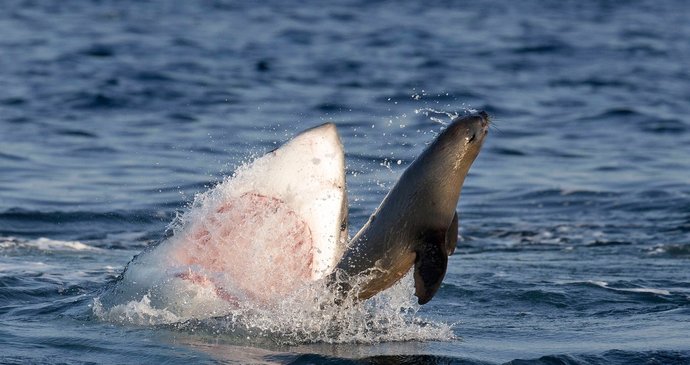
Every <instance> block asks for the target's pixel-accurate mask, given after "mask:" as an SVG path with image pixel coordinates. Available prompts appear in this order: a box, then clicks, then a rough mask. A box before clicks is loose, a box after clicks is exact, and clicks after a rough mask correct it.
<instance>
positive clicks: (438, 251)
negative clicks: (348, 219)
mask: <svg viewBox="0 0 690 365" xmlns="http://www.w3.org/2000/svg"><path fill="white" fill-rule="evenodd" d="M488 127H489V116H488V114H487V113H485V112H478V113H475V114H471V115H467V116H462V117H457V118H455V119H454V120H453V121H452V122H451V123H450V124H449V125H448V126H447V127H446V129H445V130H444V131H442V132H441V133H440V134H439V135H438V136H437V137H436V139H435V140H434V141H433V142H432V143H431V144H430V145H429V146H428V147H427V148H426V149H425V150H424V152H423V153H422V154H421V155H420V156H419V157H418V158H417V159H415V160H414V161H413V162H412V164H411V165H410V166H409V167H408V168H407V169H406V170H405V172H403V174H402V176H401V177H400V179H399V180H398V182H397V183H396V185H395V186H394V187H393V188H392V189H391V190H390V192H389V193H388V194H387V195H386V197H385V198H384V199H383V201H382V202H381V205H379V207H378V208H377V209H376V211H375V212H374V213H373V214H372V215H371V217H370V218H369V220H368V221H367V223H366V224H365V225H364V226H363V227H362V229H360V230H359V232H358V233H357V234H356V235H355V236H354V237H353V238H352V239H351V240H350V242H349V243H348V247H347V250H346V251H345V254H344V255H343V258H342V259H341V260H340V262H339V263H338V265H337V267H336V270H335V271H334V272H333V273H331V274H330V275H329V276H328V278H327V280H329V283H330V284H331V286H333V287H335V288H337V290H338V291H340V294H341V295H356V297H357V299H360V300H365V299H368V298H370V297H372V296H374V295H375V294H376V293H378V292H380V291H382V290H385V289H387V288H389V287H391V286H392V285H393V284H395V283H396V282H397V281H398V280H400V279H401V278H402V277H403V276H404V275H405V274H406V273H407V272H408V271H409V270H410V268H411V267H412V266H414V282H415V295H416V296H417V298H418V302H419V304H425V303H427V302H428V301H429V300H431V298H432V297H433V296H434V294H436V291H437V290H438V288H439V287H440V285H441V281H442V280H443V277H444V276H445V274H446V268H447V265H448V256H450V255H451V254H452V253H453V252H454V251H455V245H456V243H457V238H458V214H457V212H456V207H457V204H458V200H459V199H460V191H461V189H462V185H463V183H464V181H465V177H466V176H467V173H468V171H469V169H470V166H471V165H472V163H473V162H474V160H475V158H476V157H477V155H478V154H479V150H480V149H481V146H482V143H483V142H484V137H485V136H486V134H487V132H488ZM353 284H354V285H353Z"/></svg>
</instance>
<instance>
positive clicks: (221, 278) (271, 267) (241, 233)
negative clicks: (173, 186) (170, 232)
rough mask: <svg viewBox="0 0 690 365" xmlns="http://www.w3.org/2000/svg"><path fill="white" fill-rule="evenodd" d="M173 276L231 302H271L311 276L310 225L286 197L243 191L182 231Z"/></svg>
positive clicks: (311, 247)
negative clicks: (183, 268)
mask: <svg viewBox="0 0 690 365" xmlns="http://www.w3.org/2000/svg"><path fill="white" fill-rule="evenodd" d="M182 234H184V235H185V238H186V239H185V241H186V242H184V243H183V244H182V245H180V246H179V248H178V249H177V250H176V252H175V253H174V259H175V261H177V262H178V263H179V264H180V265H184V266H186V271H184V272H182V273H179V274H177V275H176V276H177V277H179V278H181V279H184V280H188V281H191V282H193V283H194V284H197V285H200V286H203V287H211V288H213V290H214V291H215V293H216V294H217V295H218V296H219V297H220V298H223V299H225V300H227V301H229V302H237V301H238V300H239V298H244V299H250V300H258V301H260V302H271V301H274V300H275V299H277V298H280V297H282V296H284V295H285V294H287V293H289V292H291V291H292V290H294V289H295V288H296V287H298V286H300V285H303V284H304V283H305V282H306V281H307V280H309V278H310V276H311V272H312V261H313V250H314V248H313V240H312V235H311V231H310V229H309V226H308V225H307V224H306V222H304V220H303V219H302V218H301V217H300V216H299V215H298V214H297V213H296V212H295V211H294V210H292V209H291V208H290V207H289V206H288V205H287V204H286V203H285V202H284V201H282V200H280V199H276V198H273V197H267V196H264V195H260V194H256V193H246V194H244V195H241V196H239V197H235V198H232V199H230V200H228V201H226V202H224V203H223V204H222V205H221V206H220V207H219V208H217V209H216V210H215V211H214V212H212V213H209V214H208V215H207V216H206V217H203V218H202V219H197V220H196V221H194V222H193V223H192V224H191V225H190V226H188V227H187V228H186V229H185V231H184V232H183V233H182Z"/></svg>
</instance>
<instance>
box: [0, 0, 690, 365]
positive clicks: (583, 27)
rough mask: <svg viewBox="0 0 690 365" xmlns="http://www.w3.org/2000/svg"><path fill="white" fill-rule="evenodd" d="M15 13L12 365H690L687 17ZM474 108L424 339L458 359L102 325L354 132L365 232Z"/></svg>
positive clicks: (342, 8)
mask: <svg viewBox="0 0 690 365" xmlns="http://www.w3.org/2000/svg"><path fill="white" fill-rule="evenodd" d="M0 7H1V11H0V34H2V36H1V37H0V362H2V363H62V362H64V363H190V362H194V363H215V362H220V363H251V362H254V363H257V362H263V363H294V364H311V363H315V364H320V363H333V364H337V363H342V364H350V363H352V364H397V363H409V364H413V363H432V364H495V363H512V364H633V363H639V364H688V363H690V340H689V339H688V333H690V148H688V146H690V118H689V117H688V115H690V68H688V65H690V42H688V39H690V19H689V18H688V14H690V5H688V3H687V2H684V1H666V2H656V1H629V2H624V3H618V2H611V1H592V2H560V1H527V2H512V1H506V0H495V1H487V2H463V1H440V2H434V3H433V4H427V3H426V2H421V1H420V2H413V1H397V2H386V1H343V2H339V4H331V5H324V4H322V3H321V2H305V1H302V2H283V1H265V2H261V4H259V3H253V2H252V3H250V2H230V1H210V0H209V1H197V2H164V1H117V2H114V1H72V0H67V1H59V2H41V1H21V0H9V1H4V2H3V3H2V5H1V6H0ZM466 108H474V109H483V110H486V111H488V112H489V113H490V114H491V115H492V116H493V118H494V121H495V126H496V127H497V128H494V129H492V130H491V132H490V134H489V136H488V139H487V141H486V143H485V145H484V149H483V151H482V153H481V154H480V156H479V158H478V160H477V161H476V162H475V164H474V166H473V168H472V170H471V172H470V175H469V177H468V178H467V180H466V183H465V188H464V190H463V197H462V199H461V202H460V205H459V210H460V212H461V216H460V221H461V223H460V225H461V240H460V241H459V246H458V249H457V251H456V253H455V254H454V255H453V256H452V257H451V258H450V267H449V272H448V274H447V275H446V279H445V282H444V285H443V286H442V287H441V289H440V291H439V293H438V294H437V295H436V297H435V298H434V300H433V301H431V302H430V303H429V304H428V305H426V306H424V307H422V308H420V309H419V310H418V312H416V314H414V318H415V319H416V321H417V322H418V323H419V324H417V326H420V328H421V327H423V326H424V322H425V321H429V322H433V323H440V324H442V325H443V326H446V327H445V328H449V329H450V330H451V332H452V335H451V336H450V337H448V336H439V338H437V339H434V338H431V339H429V338H424V339H421V338H420V339H416V340H415V339H414V337H413V338H412V340H409V339H407V340H405V339H403V338H400V340H399V341H393V340H386V341H370V342H366V341H365V342H361V341H360V342H359V343H353V342H351V341H336V342H338V343H331V342H333V341H324V340H319V341H309V338H308V336H307V337H306V339H305V340H304V341H303V342H301V343H295V342H294V341H292V342H291V341H281V340H280V334H279V335H278V336H277V337H276V336H273V337H270V338H268V337H267V338H262V337H261V336H255V337H251V338H249V339H244V340H242V338H240V337H239V336H237V334H235V333H233V331H232V330H227V327H223V326H222V322H223V319H222V318H221V319H218V322H219V323H220V324H219V323H216V324H213V325H211V326H209V325H208V324H207V325H202V326H198V327H197V326H191V328H192V330H189V327H185V326H160V325H154V326H145V325H127V324H114V323H110V322H106V321H102V320H100V319H99V318H97V316H95V315H94V313H93V311H92V306H93V303H94V301H93V299H94V296H95V295H96V294H97V293H98V290H100V289H101V288H102V287H103V286H104V285H105V284H106V283H107V282H109V281H111V280H113V278H115V277H116V276H117V275H118V273H119V272H120V271H121V270H122V268H123V267H124V265H125V264H126V263H127V262H128V261H129V260H130V259H131V257H132V256H134V255H135V254H137V253H138V252H139V251H141V250H142V249H143V248H144V247H146V245H148V244H151V243H153V242H155V241H157V240H158V239H160V237H162V235H163V233H164V231H165V227H166V226H167V224H168V223H169V222H170V221H171V220H172V219H173V217H174V216H175V214H176V212H179V211H183V210H184V209H186V206H187V205H188V204H189V203H190V202H191V201H193V198H194V194H196V193H200V192H203V191H205V190H207V189H208V188H210V187H211V186H212V185H213V184H214V183H217V182H218V181H220V180H221V179H222V178H223V176H225V175H227V174H230V173H232V171H233V170H234V169H235V168H236V167H237V166H238V165H240V164H241V163H243V162H245V161H247V160H249V159H251V158H252V156H256V155H257V154H260V153H262V152H264V151H267V150H270V149H272V148H275V146H276V144H278V143H281V142H282V141H284V140H286V139H287V138H289V136H291V135H293V134H294V133H296V132H298V131H300V130H302V129H305V128H308V127H311V126H313V125H316V124H319V123H321V122H323V121H327V120H332V121H335V122H336V123H337V124H338V128H339V131H340V134H341V136H342V139H343V142H344V144H345V149H346V153H347V164H348V191H349V198H350V218H351V226H352V227H351V229H352V230H355V229H357V228H359V226H360V225H361V224H362V223H363V222H364V221H365V220H366V219H367V217H368V215H369V214H370V213H371V212H372V211H373V209H374V208H375V207H376V206H377V205H378V203H379V202H380V200H381V199H382V197H383V196H384V194H385V192H386V191H387V190H388V189H389V188H390V187H391V186H392V185H393V184H394V182H395V181H396V178H397V177H398V176H399V175H400V173H401V172H402V170H403V169H404V168H405V166H406V165H407V164H408V163H409V162H411V161H412V160H413V159H414V157H415V156H416V155H418V154H419V152H420V151H421V150H422V149H423V147H424V144H425V143H426V142H428V141H429V140H430V139H432V138H433V136H434V133H435V132H436V131H438V130H439V128H440V125H439V124H438V123H436V122H434V121H433V120H431V117H438V115H436V114H434V113H430V112H429V109H433V110H437V111H442V112H453V111H463V110H464V109H466ZM410 296H411V294H410ZM417 322H415V323H417ZM223 328H226V329H225V330H224V329H223ZM378 330H379V331H381V329H380V328H379V329H378ZM394 330H395V329H394V328H392V329H391V332H394ZM283 335H289V334H283ZM363 335H364V336H365V338H369V339H371V338H375V336H373V337H371V336H370V337H366V336H367V334H363ZM384 337H385V336H384Z"/></svg>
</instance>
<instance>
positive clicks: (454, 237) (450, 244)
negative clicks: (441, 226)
mask: <svg viewBox="0 0 690 365" xmlns="http://www.w3.org/2000/svg"><path fill="white" fill-rule="evenodd" d="M457 244H458V212H457V211H456V212H455V215H453V220H452V221H451V222H450V226H449V227H448V231H447V232H446V251H448V256H450V255H452V254H453V252H455V247H456V246H457Z"/></svg>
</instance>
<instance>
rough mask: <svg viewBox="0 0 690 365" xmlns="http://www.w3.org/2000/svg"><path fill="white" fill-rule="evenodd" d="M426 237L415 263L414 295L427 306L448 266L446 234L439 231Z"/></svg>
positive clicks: (420, 302) (417, 252)
mask: <svg viewBox="0 0 690 365" xmlns="http://www.w3.org/2000/svg"><path fill="white" fill-rule="evenodd" d="M425 236H426V237H425V240H424V241H423V243H422V244H421V247H420V248H419V249H418V250H417V251H416V254H417V256H416V258H415V262H414V287H415V293H414V295H416V296H417V298H418V300H417V302H418V303H419V304H426V303H427V302H428V301H430V300H431V298H433V297H434V294H436V291H437V290H438V288H439V287H440V286H441V281H443V277H444V276H445V275H446V267H447V266H448V251H447V250H446V243H447V242H446V232H445V231H443V230H437V231H435V232H434V233H432V234H429V235H425Z"/></svg>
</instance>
